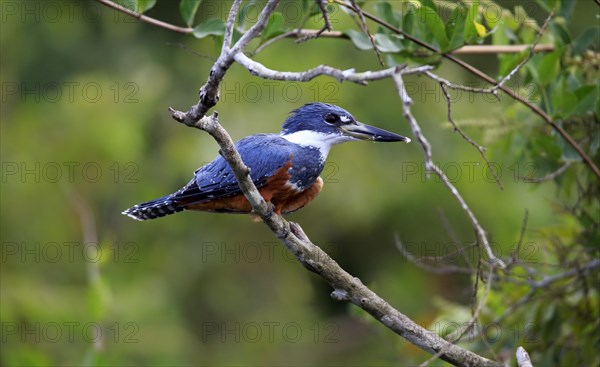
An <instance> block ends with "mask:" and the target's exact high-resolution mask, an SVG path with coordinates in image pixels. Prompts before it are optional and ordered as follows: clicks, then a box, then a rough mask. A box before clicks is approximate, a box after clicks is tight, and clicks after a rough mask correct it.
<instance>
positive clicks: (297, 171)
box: [122, 102, 410, 221]
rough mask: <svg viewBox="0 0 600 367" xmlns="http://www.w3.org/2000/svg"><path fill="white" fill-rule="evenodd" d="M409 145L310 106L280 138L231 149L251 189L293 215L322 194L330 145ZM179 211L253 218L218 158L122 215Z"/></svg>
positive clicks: (329, 108) (250, 139) (256, 138)
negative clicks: (247, 174) (185, 181)
mask: <svg viewBox="0 0 600 367" xmlns="http://www.w3.org/2000/svg"><path fill="white" fill-rule="evenodd" d="M357 140H371V141H375V142H407V143H408V142H410V139H409V138H407V137H404V136H401V135H398V134H395V133H392V132H389V131H386V130H383V129H380V128H377V127H374V126H370V125H367V124H363V123H361V122H359V121H357V120H356V119H355V118H354V116H352V115H351V114H350V113H349V112H348V111H346V110H345V109H343V108H341V107H338V106H336V105H332V104H327V103H321V102H312V103H307V104H305V105H304V106H302V107H300V108H298V109H295V110H293V111H292V112H291V113H290V115H289V117H288V118H287V119H286V120H285V122H284V123H283V126H282V129H281V132H280V133H279V134H254V135H250V136H247V137H245V138H243V139H241V140H239V141H238V142H237V143H236V144H235V146H236V148H237V150H238V152H239V153H240V156H241V157H242V161H243V162H244V164H245V165H246V166H247V167H248V168H249V169H250V177H251V179H252V181H253V182H254V185H255V186H256V188H257V189H258V191H259V192H260V194H261V195H262V197H263V198H264V199H265V201H267V202H269V203H271V204H272V205H273V210H274V212H275V213H277V214H279V215H283V214H288V213H292V212H295V211H296V210H298V209H300V208H302V207H304V206H305V205H306V204H308V203H309V202H310V201H312V200H313V199H315V198H316V197H317V195H318V194H319V192H321V190H322V189H323V180H322V179H321V177H319V175H320V174H321V171H323V168H324V167H325V160H326V158H327V155H328V154H329V150H330V149H331V147H332V146H334V145H337V144H341V143H344V142H348V141H357ZM184 210H196V211H206V212H216V213H246V214H251V213H252V207H251V205H250V203H249V202H248V200H247V199H246V197H245V196H244V194H243V192H242V191H241V189H240V187H239V186H238V183H237V180H236V178H235V176H234V174H233V171H232V169H231V167H230V166H229V164H228V163H227V162H226V161H225V159H224V158H223V157H222V156H218V157H217V158H215V159H214V160H213V161H212V162H210V163H208V164H207V165H205V166H203V167H201V168H199V169H197V170H196V171H195V172H194V177H193V179H192V180H191V181H190V182H189V183H188V184H187V185H185V186H184V187H183V188H182V189H180V190H179V191H177V192H175V193H172V194H170V195H167V196H163V197H161V198H158V199H154V200H151V201H148V202H145V203H141V204H138V205H135V206H133V207H131V208H129V209H127V210H125V211H123V212H122V214H124V215H127V216H129V217H131V218H133V219H136V220H140V221H145V220H148V219H155V218H160V217H164V216H167V215H170V214H174V213H177V212H181V211H184Z"/></svg>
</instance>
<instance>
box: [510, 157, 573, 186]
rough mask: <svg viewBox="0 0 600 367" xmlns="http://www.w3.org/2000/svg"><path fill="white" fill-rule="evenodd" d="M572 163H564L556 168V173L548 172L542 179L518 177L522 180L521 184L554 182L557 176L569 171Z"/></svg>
mask: <svg viewBox="0 0 600 367" xmlns="http://www.w3.org/2000/svg"><path fill="white" fill-rule="evenodd" d="M573 163H575V162H574V161H566V162H565V164H563V165H562V166H560V167H558V169H557V170H556V171H554V172H550V173H549V174H547V175H546V176H544V177H537V178H536V177H523V176H519V178H520V179H522V180H523V182H527V183H542V182H546V181H550V180H554V179H555V178H557V177H558V176H560V175H562V174H563V173H565V171H566V170H567V169H569V167H571V165H572V164H573Z"/></svg>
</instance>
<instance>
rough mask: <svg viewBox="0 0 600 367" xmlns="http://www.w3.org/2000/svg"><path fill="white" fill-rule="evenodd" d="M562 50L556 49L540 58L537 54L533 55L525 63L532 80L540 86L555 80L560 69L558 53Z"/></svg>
mask: <svg viewBox="0 0 600 367" xmlns="http://www.w3.org/2000/svg"><path fill="white" fill-rule="evenodd" d="M561 53H562V50H556V51H554V52H550V53H548V54H546V55H544V56H543V57H542V58H541V60H540V58H539V56H538V55H536V56H534V57H533V59H532V60H531V62H530V63H528V64H527V68H528V70H529V71H530V72H531V76H532V77H533V79H534V81H535V82H537V83H538V84H541V85H542V86H545V85H547V84H548V83H550V82H551V81H553V80H555V79H556V77H557V76H558V73H559V71H560V54H561Z"/></svg>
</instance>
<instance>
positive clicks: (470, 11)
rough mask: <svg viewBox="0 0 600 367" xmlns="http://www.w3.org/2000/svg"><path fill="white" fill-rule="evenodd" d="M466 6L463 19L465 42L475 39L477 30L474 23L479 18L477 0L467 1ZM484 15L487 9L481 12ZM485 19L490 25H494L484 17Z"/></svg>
mask: <svg viewBox="0 0 600 367" xmlns="http://www.w3.org/2000/svg"><path fill="white" fill-rule="evenodd" d="M468 4H469V5H468V7H467V17H466V19H465V41H466V42H467V43H471V42H473V40H475V39H477V38H478V37H477V30H476V29H475V23H474V22H476V21H477V20H478V19H479V14H478V13H479V0H475V1H473V2H469V3H468ZM483 13H484V15H485V14H486V13H488V12H487V11H484V12H483ZM486 21H487V22H488V24H489V25H490V27H494V26H495V24H491V22H490V21H489V19H487V17H486Z"/></svg>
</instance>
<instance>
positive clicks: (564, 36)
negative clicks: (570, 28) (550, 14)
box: [550, 23, 571, 45]
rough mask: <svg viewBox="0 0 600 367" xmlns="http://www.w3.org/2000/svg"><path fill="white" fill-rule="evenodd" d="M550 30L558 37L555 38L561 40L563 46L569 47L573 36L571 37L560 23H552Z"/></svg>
mask: <svg viewBox="0 0 600 367" xmlns="http://www.w3.org/2000/svg"><path fill="white" fill-rule="evenodd" d="M550 29H552V33H553V34H555V35H556V36H558V37H555V39H556V40H560V42H561V43H562V45H568V44H570V43H571V36H569V32H567V30H566V29H565V28H564V27H563V26H562V25H560V24H558V23H551V24H550Z"/></svg>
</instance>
